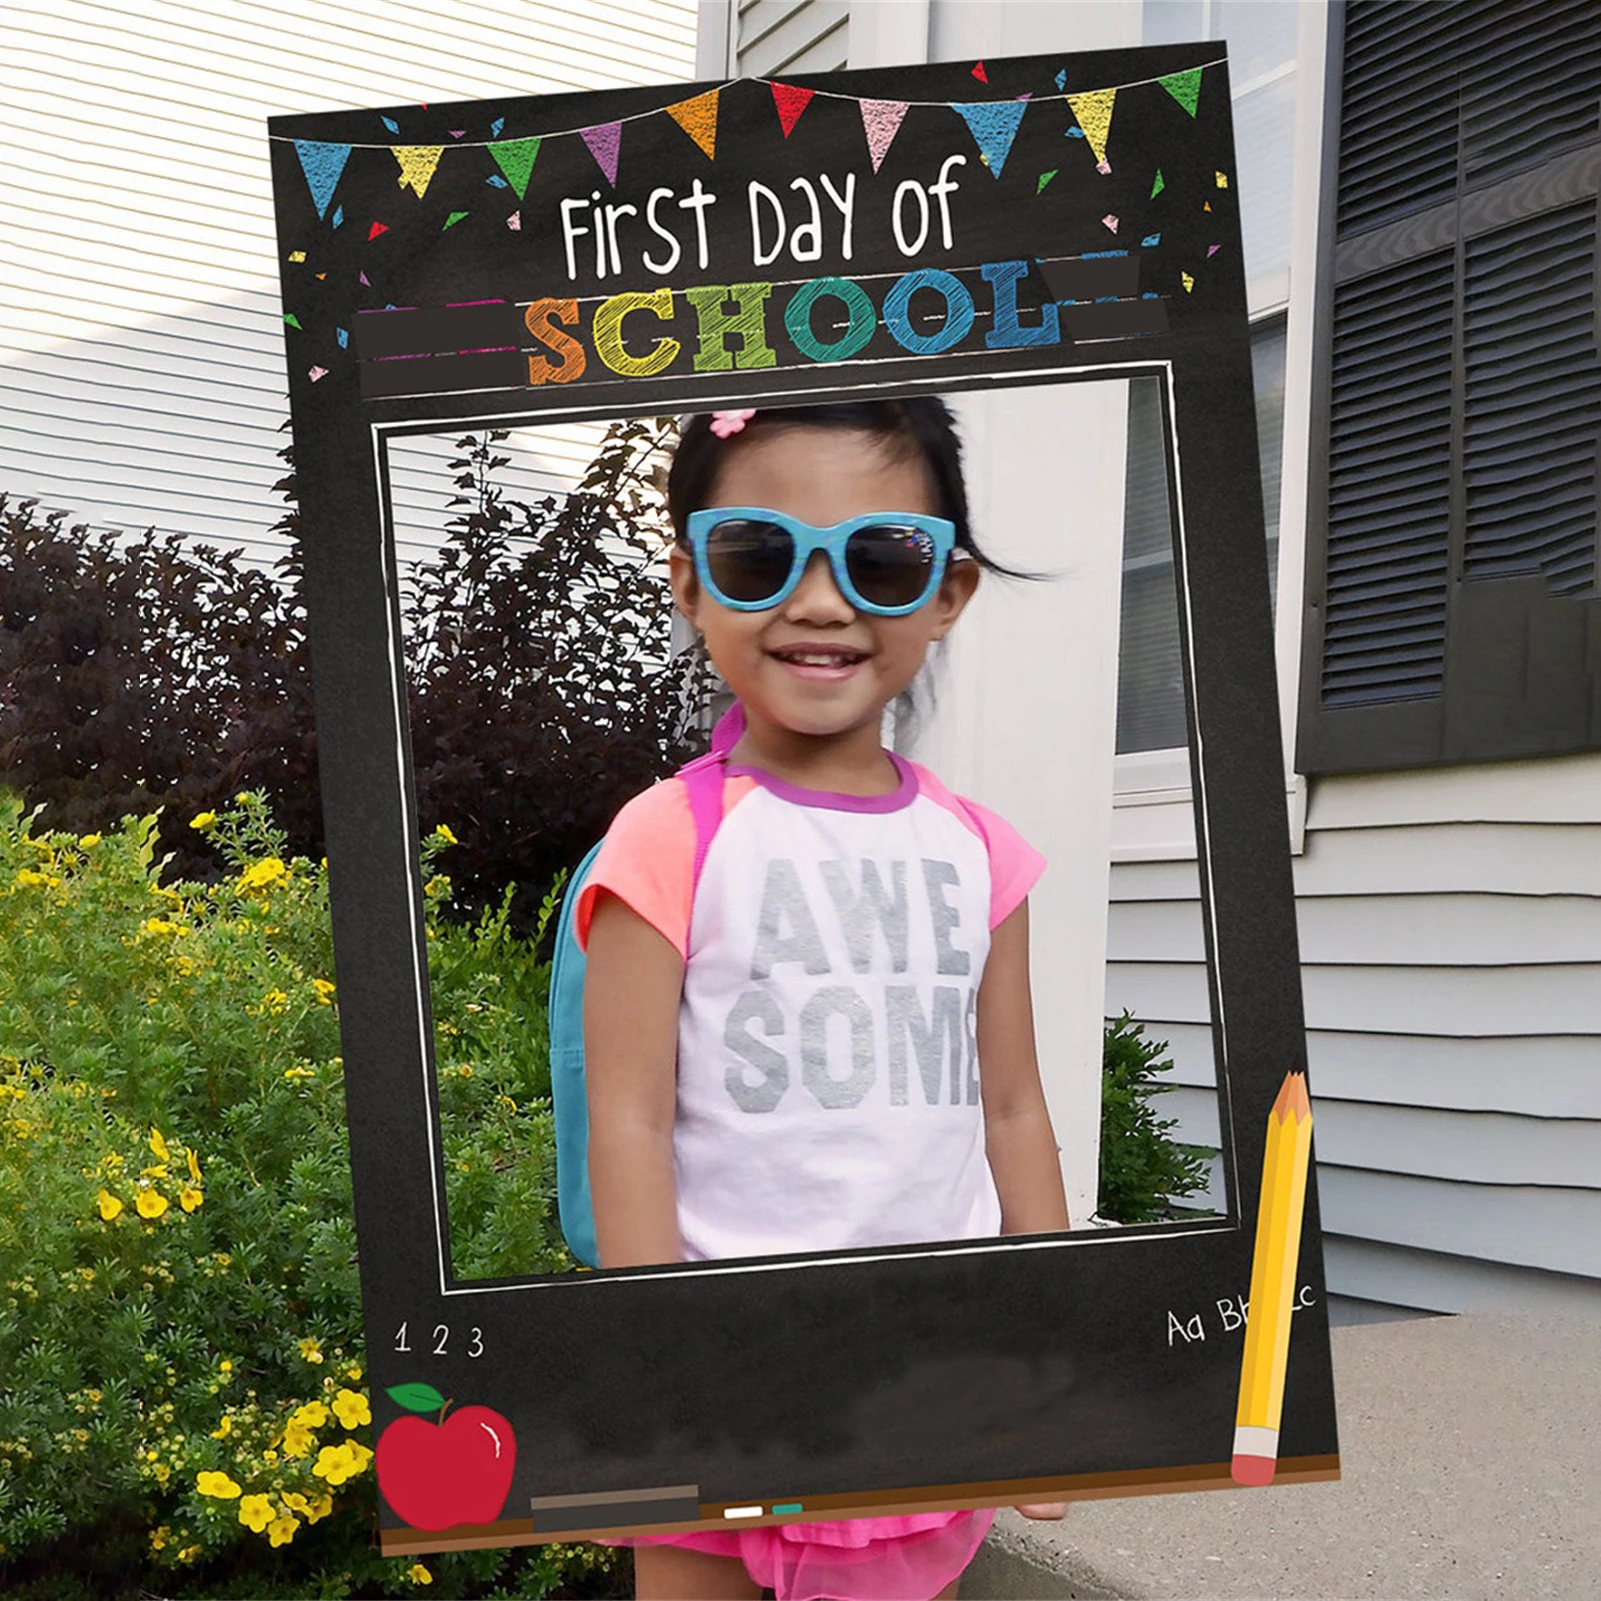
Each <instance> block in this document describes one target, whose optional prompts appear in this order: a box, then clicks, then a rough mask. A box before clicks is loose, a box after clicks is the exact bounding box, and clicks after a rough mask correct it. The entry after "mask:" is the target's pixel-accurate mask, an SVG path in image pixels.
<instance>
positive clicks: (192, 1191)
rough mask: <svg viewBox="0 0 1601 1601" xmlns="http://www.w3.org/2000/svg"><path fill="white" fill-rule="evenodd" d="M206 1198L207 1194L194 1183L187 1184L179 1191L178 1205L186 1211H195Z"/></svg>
mask: <svg viewBox="0 0 1601 1601" xmlns="http://www.w3.org/2000/svg"><path fill="white" fill-rule="evenodd" d="M205 1198H206V1197H205V1195H204V1194H203V1193H202V1192H201V1191H200V1190H197V1189H196V1188H195V1187H194V1186H193V1185H192V1184H185V1185H184V1187H183V1188H182V1189H181V1190H179V1191H178V1205H179V1206H181V1207H182V1208H183V1209H184V1211H186V1212H193V1211H194V1210H195V1208H196V1207H198V1206H199V1205H200V1203H201V1202H202V1201H203V1200H205Z"/></svg>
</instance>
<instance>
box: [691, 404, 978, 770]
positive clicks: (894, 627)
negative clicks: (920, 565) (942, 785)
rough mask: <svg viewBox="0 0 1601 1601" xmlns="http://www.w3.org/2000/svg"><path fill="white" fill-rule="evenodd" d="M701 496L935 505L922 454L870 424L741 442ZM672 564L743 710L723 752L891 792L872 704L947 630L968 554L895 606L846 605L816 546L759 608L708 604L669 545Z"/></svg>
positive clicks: (797, 503)
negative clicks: (779, 594)
mask: <svg viewBox="0 0 1601 1601" xmlns="http://www.w3.org/2000/svg"><path fill="white" fill-rule="evenodd" d="M708 504H710V505H715V506H763V507H768V508H770V509H772V510H774V511H779V512H784V513H787V514H788V515H789V516H792V517H797V518H801V519H803V520H804V521H806V522H809V523H811V524H813V525H815V526H817V527H823V528H826V527H830V526H832V525H834V524H835V523H840V522H844V521H845V520H846V519H848V518H851V517H859V516H864V515H866V514H869V513H873V512H880V511H895V512H917V513H922V514H925V515H931V516H937V515H940V514H941V508H940V507H939V506H938V505H937V504H935V499H934V493H933V489H932V486H931V484H930V482H929V476H928V471H927V468H926V467H925V465H924V463H923V461H922V459H921V457H920V456H918V455H916V454H915V453H914V454H905V455H902V454H899V453H897V452H896V451H895V449H894V447H893V446H887V445H886V443H885V442H884V441H883V440H881V439H878V438H876V437H874V436H873V435H871V434H865V433H860V432H857V431H854V430H851V429H844V428H825V427H816V426H805V425H800V426H792V427H783V426H769V427H767V428H765V429H761V430H760V431H755V432H753V434H752V436H751V437H749V438H747V439H741V440H740V441H739V442H738V443H737V444H736V445H735V446H734V448H733V449H731V450H730V451H729V453H728V459H727V461H726V463H725V464H724V465H723V467H722V470H721V471H720V472H719V474H718V476H717V479H716V482H715V483H714V484H713V486H712V493H711V495H710V496H709V497H708ZM671 565H672V582H673V592H674V596H675V598H676V600H677V602H678V607H679V610H680V611H682V612H683V613H684V615H685V616H686V617H687V618H688V619H689V620H690V621H691V622H692V623H694V625H695V626H696V628H698V629H699V630H700V632H701V634H702V636H703V637H704V639H705V641H706V649H707V652H708V653H709V655H710V656H711V659H712V661H713V663H714V664H715V665H716V667H717V670H718V672H719V673H720V674H721V675H722V677H723V680H724V682H725V683H726V684H727V685H728V687H729V688H730V689H731V690H732V691H733V692H734V694H735V695H736V696H737V697H738V699H739V700H740V702H741V703H742V704H743V706H744V708H745V716H746V734H745V737H744V738H743V739H742V740H741V741H740V744H739V746H737V747H736V749H735V751H734V760H735V761H736V762H737V761H748V762H751V763H752V764H753V765H756V766H759V767H762V768H763V769H764V770H767V771H770V772H772V773H773V774H774V776H776V777H779V778H784V779H787V780H789V781H791V782H794V783H798V784H801V785H802V786H803V787H810V788H815V789H836V790H839V791H840V792H842V793H847V794H850V793H858V794H871V793H877V792H879V791H881V790H882V791H884V792H888V791H889V790H892V789H893V788H894V786H895V785H896V784H897V783H898V782H899V778H898V775H896V773H895V770H894V768H893V767H892V765H891V764H890V763H889V762H888V760H887V759H886V758H885V757H884V755H883V753H882V749H881V747H880V743H879V728H880V722H881V719H882V716H883V711H884V708H885V707H886V706H887V705H889V703H890V702H891V701H892V700H894V699H895V697H896V696H897V695H899V694H900V693H901V692H902V691H903V690H904V689H906V688H907V686H908V685H910V683H911V682H912V680H913V679H914V678H915V677H916V676H917V673H918V670H919V669H920V668H921V667H922V665H923V659H924V657H925V655H926V654H927V652H928V647H929V645H930V644H932V643H933V641H934V640H936V639H941V638H943V637H944V636H945V635H946V634H947V633H948V632H949V631H950V628H951V626H952V625H953V624H954V623H955V621H956V618H957V616H958V615H959V614H960V613H961V611H962V609H963V607H964V606H965V605H966V604H967V601H968V599H969V597H970V596H971V595H972V593H973V590H974V588H975V587H976V585H977V582H978V568H977V563H975V562H971V561H964V560H953V561H951V562H950V563H949V564H948V565H947V567H946V570H945V577H944V579H943V581H942V582H941V584H940V586H939V588H938V590H937V591H936V592H935V593H934V594H933V595H932V596H930V598H929V599H928V601H927V602H926V603H925V604H924V605H922V606H920V607H919V608H918V609H917V610H916V611H912V612H908V613H906V614H905V615H903V616H898V617H882V616H877V615H874V614H873V613H870V612H861V611H857V610H856V608H855V607H854V606H853V605H852V604H851V603H850V601H849V600H847V599H846V597H845V596H844V595H843V594H841V593H840V590H839V587H838V585H837V584H836V583H835V582H834V575H833V572H832V570H831V569H830V567H829V564H828V558H827V556H826V555H825V554H824V553H823V552H822V551H816V552H814V553H813V555H812V557H811V559H810V560H809V561H808V562H807V564H806V568H805V570H804V571H803V573H802V574H801V578H800V581H799V583H797V584H796V586H795V588H794V590H793V591H792V592H791V593H790V594H789V595H788V596H787V597H785V599H783V600H782V601H780V602H779V603H778V604H777V605H776V606H773V607H771V608H769V609H767V610H765V611H736V610H734V609H733V608H731V607H727V606H722V605H719V604H718V603H717V601H715V600H714V599H712V597H711V596H710V595H708V594H707V593H706V592H705V590H704V589H703V588H702V587H701V585H700V584H699V583H698V582H697V581H696V578H695V572H694V565H693V562H692V560H691V558H690V556H689V553H688V552H687V551H684V550H682V549H679V548H675V549H674V551H673V553H672V556H671ZM819 758H823V760H822V761H821V763H820V762H819ZM864 785H866V786H868V787H866V788H864V787H863V786H864Z"/></svg>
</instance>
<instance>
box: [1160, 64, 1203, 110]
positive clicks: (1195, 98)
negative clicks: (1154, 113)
mask: <svg viewBox="0 0 1601 1601" xmlns="http://www.w3.org/2000/svg"><path fill="white" fill-rule="evenodd" d="M1204 70H1205V69H1204V68H1201V67H1191V68H1190V69H1189V71H1188V72H1170V73H1169V74H1168V75H1167V76H1166V77H1165V78H1158V79H1157V80H1156V81H1157V82H1158V83H1159V84H1161V86H1162V87H1163V88H1164V89H1166V90H1167V92H1168V93H1169V94H1170V95H1172V97H1173V98H1174V99H1175V100H1176V101H1178V103H1179V104H1180V105H1181V106H1183V107H1184V109H1185V110H1186V111H1187V112H1189V114H1190V115H1191V116H1192V117H1193V116H1194V115H1195V107H1196V105H1197V104H1198V103H1199V101H1200V98H1201V73H1202V72H1203V71H1204Z"/></svg>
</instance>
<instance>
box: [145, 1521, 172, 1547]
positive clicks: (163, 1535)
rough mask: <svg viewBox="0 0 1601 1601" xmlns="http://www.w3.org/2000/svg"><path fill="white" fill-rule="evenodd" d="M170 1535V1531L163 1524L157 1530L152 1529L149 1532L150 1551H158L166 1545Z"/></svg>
mask: <svg viewBox="0 0 1601 1601" xmlns="http://www.w3.org/2000/svg"><path fill="white" fill-rule="evenodd" d="M171 1533H172V1530H171V1529H169V1528H168V1527H167V1525H166V1524H165V1523H163V1524H162V1525H161V1527H160V1528H159V1529H152V1530H151V1531H150V1549H151V1550H152V1551H159V1550H160V1549H161V1548H162V1547H163V1546H164V1545H165V1544H166V1543H167V1539H168V1536H169V1535H171Z"/></svg>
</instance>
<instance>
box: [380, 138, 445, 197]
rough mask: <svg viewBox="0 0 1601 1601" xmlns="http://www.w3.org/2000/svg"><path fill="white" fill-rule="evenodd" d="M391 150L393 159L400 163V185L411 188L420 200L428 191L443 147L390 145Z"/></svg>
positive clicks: (442, 152) (443, 149)
mask: <svg viewBox="0 0 1601 1601" xmlns="http://www.w3.org/2000/svg"><path fill="white" fill-rule="evenodd" d="M392 152H393V155H394V158H395V160H396V161H398V162H399V163H400V187H401V188H402V189H410V190H412V191H413V193H415V194H416V196H417V198H418V199H419V200H421V199H422V197H423V196H424V195H425V194H427V193H428V185H429V184H430V183H432V182H433V178H434V173H435V171H436V170H437V168H438V166H439V158H440V157H441V156H442V155H443V154H444V153H445V147H444V146H443V145H395V146H393V147H392Z"/></svg>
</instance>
